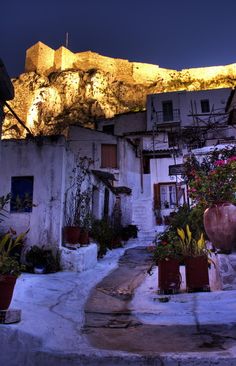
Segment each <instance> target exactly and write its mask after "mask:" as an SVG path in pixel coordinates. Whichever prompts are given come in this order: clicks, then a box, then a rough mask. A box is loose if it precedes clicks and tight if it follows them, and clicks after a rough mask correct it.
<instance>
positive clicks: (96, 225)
mask: <svg viewBox="0 0 236 366" xmlns="http://www.w3.org/2000/svg"><path fill="white" fill-rule="evenodd" d="M91 236H92V238H93V239H94V240H95V241H96V242H97V243H98V256H99V257H103V256H104V255H105V254H106V252H107V250H108V249H111V243H112V238H113V229H112V227H111V225H109V223H108V222H107V220H105V219H102V220H93V221H92V228H91Z"/></svg>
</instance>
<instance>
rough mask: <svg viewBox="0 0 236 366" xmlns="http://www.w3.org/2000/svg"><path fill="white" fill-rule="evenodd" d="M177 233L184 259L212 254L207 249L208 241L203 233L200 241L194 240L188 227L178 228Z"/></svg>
mask: <svg viewBox="0 0 236 366" xmlns="http://www.w3.org/2000/svg"><path fill="white" fill-rule="evenodd" d="M177 233H178V236H179V241H180V249H181V253H182V255H183V256H184V257H186V256H191V257H196V256H200V255H206V256H208V254H210V250H209V249H208V248H207V247H206V241H205V238H204V235H203V233H201V235H200V237H199V238H198V239H196V238H194V237H193V235H192V232H191V230H190V228H189V226H188V225H186V228H185V229H183V228H178V229H177Z"/></svg>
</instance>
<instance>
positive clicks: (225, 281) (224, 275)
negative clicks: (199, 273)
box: [217, 253, 236, 290]
mask: <svg viewBox="0 0 236 366" xmlns="http://www.w3.org/2000/svg"><path fill="white" fill-rule="evenodd" d="M217 267H218V270H219V276H220V280H221V289H222V290H236V253H233V254H229V255H226V254H218V255H217Z"/></svg>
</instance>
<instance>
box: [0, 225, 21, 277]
mask: <svg viewBox="0 0 236 366" xmlns="http://www.w3.org/2000/svg"><path fill="white" fill-rule="evenodd" d="M27 233H28V230H27V231H26V232H24V233H21V234H20V235H18V236H17V237H16V238H14V236H13V233H12V231H10V232H9V233H7V234H5V235H4V236H3V237H2V238H1V239H0V274H3V275H5V274H10V275H14V276H19V275H20V273H21V271H22V270H24V266H23V265H22V264H21V263H20V259H19V254H18V253H17V252H16V248H17V247H19V246H22V245H23V242H24V239H25V237H26V234H27Z"/></svg>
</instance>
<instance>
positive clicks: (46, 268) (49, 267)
mask: <svg viewBox="0 0 236 366" xmlns="http://www.w3.org/2000/svg"><path fill="white" fill-rule="evenodd" d="M25 259H26V264H27V269H28V270H29V271H30V272H33V273H36V274H43V273H52V272H56V271H58V270H59V261H58V259H57V256H54V255H53V252H52V250H51V249H49V248H44V247H39V246H37V245H33V246H32V247H31V248H29V249H28V251H27V252H26V255H25Z"/></svg>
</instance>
